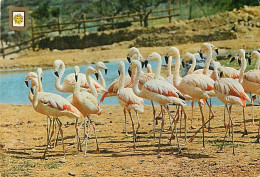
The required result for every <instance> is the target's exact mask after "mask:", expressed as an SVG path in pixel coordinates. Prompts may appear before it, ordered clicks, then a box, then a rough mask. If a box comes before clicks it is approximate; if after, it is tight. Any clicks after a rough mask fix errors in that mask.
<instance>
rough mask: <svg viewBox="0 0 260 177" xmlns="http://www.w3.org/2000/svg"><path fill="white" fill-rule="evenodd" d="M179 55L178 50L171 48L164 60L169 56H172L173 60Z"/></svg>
mask: <svg viewBox="0 0 260 177" xmlns="http://www.w3.org/2000/svg"><path fill="white" fill-rule="evenodd" d="M179 55H180V51H179V49H177V48H176V47H171V48H169V51H168V53H167V54H166V56H165V58H167V57H168V58H169V57H170V56H172V57H173V58H177V57H178V56H179Z"/></svg>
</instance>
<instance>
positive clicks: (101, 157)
mask: <svg viewBox="0 0 260 177" xmlns="http://www.w3.org/2000/svg"><path fill="white" fill-rule="evenodd" d="M0 107H1V108H0V117H1V119H0V127H1V128H0V134H1V136H0V159H1V160H0V172H1V173H0V174H1V175H0V176H70V175H71V176H73V175H76V176H259V175H260V171H259V169H260V153H259V152H260V144H259V143H255V140H256V135H257V128H258V126H257V125H258V121H259V117H260V109H259V107H255V121H256V125H253V124H252V118H251V108H250V107H247V109H246V125H247V129H248V132H249V134H248V135H246V136H245V137H241V135H242V132H243V123H242V108H241V107H234V108H233V111H232V116H233V119H234V132H235V134H234V138H235V153H236V154H235V155H232V141H231V137H228V138H227V142H226V143H225V148H224V150H223V151H219V148H220V146H221V144H222V140H223V136H224V128H223V107H214V108H213V110H214V112H215V114H216V117H215V118H214V119H213V121H212V122H211V126H212V128H213V129H212V130H211V132H208V130H206V131H205V142H206V148H205V149H203V148H202V133H199V134H198V137H196V138H195V140H194V141H193V142H192V143H187V144H186V145H184V136H183V135H184V133H183V132H184V124H183V123H182V135H181V138H180V143H181V147H182V153H181V154H180V155H174V154H173V153H176V152H177V147H176V139H175V140H173V141H172V145H169V144H168V139H169V137H170V132H168V131H165V132H163V135H162V147H161V152H160V154H159V156H158V154H157V146H158V136H159V128H160V126H159V125H160V122H159V125H157V127H156V139H154V138H153V132H152V127H153V125H152V109H151V106H146V107H145V113H144V114H141V115H140V119H141V127H140V130H139V133H138V141H137V143H136V145H137V148H136V150H135V151H134V150H133V142H132V136H126V135H125V133H124V116H123V111H122V108H121V107H120V106H102V108H103V114H102V115H101V116H99V117H98V116H92V119H93V120H94V121H95V122H96V124H97V126H96V129H97V135H98V141H99V146H100V150H101V152H100V153H99V154H97V153H96V152H95V149H96V144H95V139H94V134H93V130H92V131H91V132H92V133H91V134H90V139H89V145H88V153H87V157H83V154H84V153H83V152H78V151H77V148H76V145H75V144H72V143H71V142H73V141H74V137H75V129H74V125H73V122H74V121H73V120H69V119H67V118H61V121H62V123H63V128H64V129H63V130H64V136H65V150H66V161H65V163H62V162H60V160H61V159H62V157H63V155H62V146H61V141H59V144H58V146H57V147H56V148H55V149H51V150H50V152H49V153H48V159H47V160H42V159H41V157H42V155H43V152H44V149H45V144H46V117H45V116H43V115H40V114H38V113H36V112H35V111H34V110H33V108H32V106H31V105H5V104H1V105H0ZM111 108H112V109H111ZM156 109H157V110H159V107H156ZM171 110H175V107H171ZM185 110H186V112H187V114H188V118H190V116H191V108H190V107H189V106H187V107H186V108H185ZM204 114H205V115H208V109H207V108H206V107H205V108H204ZM199 116H200V114H199V109H198V107H195V115H194V118H193V120H194V123H193V124H194V125H195V126H196V127H197V128H198V127H199V125H201V120H200V119H199ZM206 117H207V116H206ZM127 119H128V133H129V135H131V134H132V128H131V124H130V119H129V118H127ZM134 120H135V124H136V122H137V121H136V118H135V119H134ZM165 122H166V124H165V129H168V128H169V121H168V117H166V119H165ZM187 125H188V127H190V121H189V120H188V121H187ZM178 131H180V128H179V124H178ZM195 131H196V129H195V130H192V129H190V128H188V138H189V137H190V136H192V135H193V132H195Z"/></svg>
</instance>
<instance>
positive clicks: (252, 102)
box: [250, 93, 255, 125]
mask: <svg viewBox="0 0 260 177" xmlns="http://www.w3.org/2000/svg"><path fill="white" fill-rule="evenodd" d="M250 98H251V106H252V119H253V125H255V118H254V100H253V97H252V93H250Z"/></svg>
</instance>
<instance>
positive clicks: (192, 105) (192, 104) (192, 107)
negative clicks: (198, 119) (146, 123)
mask: <svg viewBox="0 0 260 177" xmlns="http://www.w3.org/2000/svg"><path fill="white" fill-rule="evenodd" d="M193 109H194V102H193V101H192V102H191V120H190V124H191V126H190V128H191V129H195V127H193V125H192V121H193Z"/></svg>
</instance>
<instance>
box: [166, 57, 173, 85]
mask: <svg viewBox="0 0 260 177" xmlns="http://www.w3.org/2000/svg"><path fill="white" fill-rule="evenodd" d="M165 62H166V64H167V77H166V80H167V81H168V82H169V83H170V84H172V85H173V74H172V56H170V57H165Z"/></svg>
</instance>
